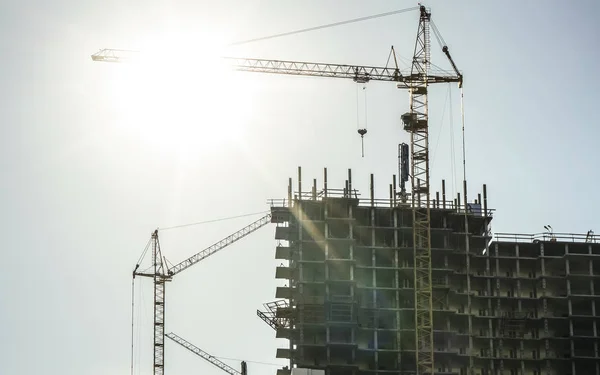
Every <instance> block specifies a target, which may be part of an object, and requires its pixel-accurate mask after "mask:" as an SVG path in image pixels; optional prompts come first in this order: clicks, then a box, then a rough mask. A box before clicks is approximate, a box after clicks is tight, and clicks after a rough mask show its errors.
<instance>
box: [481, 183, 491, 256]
mask: <svg viewBox="0 0 600 375" xmlns="http://www.w3.org/2000/svg"><path fill="white" fill-rule="evenodd" d="M483 216H484V223H485V224H484V225H485V228H484V230H485V234H484V239H485V254H486V255H489V253H490V249H489V242H490V240H489V238H488V207H487V186H486V185H485V184H483Z"/></svg>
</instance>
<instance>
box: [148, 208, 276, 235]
mask: <svg viewBox="0 0 600 375" xmlns="http://www.w3.org/2000/svg"><path fill="white" fill-rule="evenodd" d="M267 212H269V211H260V212H253V213H250V214H243V215H237V216H229V217H223V218H220V219H212V220H205V221H198V222H195V223H189V224H181V225H175V226H172V227H167V228H159V229H158V230H159V231H161V232H162V231H165V230H169V229H177V228H185V227H191V226H194V225H201V224H208V223H216V222H219V221H225V220H232V219H239V218H241V217H248V216H255V215H264V214H266V213H267Z"/></svg>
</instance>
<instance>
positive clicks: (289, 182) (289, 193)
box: [284, 177, 294, 207]
mask: <svg viewBox="0 0 600 375" xmlns="http://www.w3.org/2000/svg"><path fill="white" fill-rule="evenodd" d="M293 190H294V189H293V188H292V178H291V177H290V179H289V180H288V205H289V207H292V194H293ZM284 206H285V205H284Z"/></svg>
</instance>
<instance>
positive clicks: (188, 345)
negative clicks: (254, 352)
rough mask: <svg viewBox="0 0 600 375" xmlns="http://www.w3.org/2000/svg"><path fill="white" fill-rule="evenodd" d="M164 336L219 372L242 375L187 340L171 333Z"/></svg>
mask: <svg viewBox="0 0 600 375" xmlns="http://www.w3.org/2000/svg"><path fill="white" fill-rule="evenodd" d="M166 336H167V337H168V338H169V339H171V340H173V341H174V342H176V343H177V344H179V345H181V346H183V347H184V348H186V349H187V350H189V351H190V352H192V353H194V354H196V355H197V356H199V357H200V358H202V359H204V360H205V361H208V362H209V363H211V364H212V365H214V366H217V367H218V368H220V369H221V370H223V371H225V372H226V373H228V374H229V375H242V373H241V372H239V371H238V370H236V369H234V368H233V367H231V366H229V365H228V364H226V363H224V362H222V361H220V360H218V359H217V358H215V357H213V356H212V355H210V354H208V353H207V352H205V351H204V350H202V349H200V348H199V347H197V346H195V345H194V344H192V343H190V342H189V341H187V340H185V339H183V338H181V337H179V336H177V335H176V334H174V333H173V332H171V333H167V334H166Z"/></svg>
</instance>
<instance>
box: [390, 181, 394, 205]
mask: <svg viewBox="0 0 600 375" xmlns="http://www.w3.org/2000/svg"><path fill="white" fill-rule="evenodd" d="M393 206H394V194H393V188H392V184H390V207H393Z"/></svg>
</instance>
